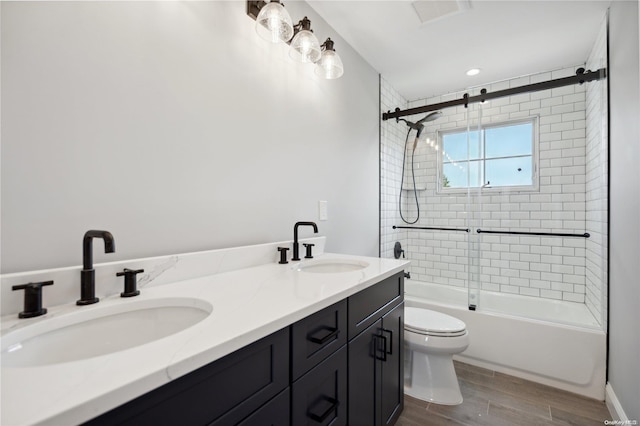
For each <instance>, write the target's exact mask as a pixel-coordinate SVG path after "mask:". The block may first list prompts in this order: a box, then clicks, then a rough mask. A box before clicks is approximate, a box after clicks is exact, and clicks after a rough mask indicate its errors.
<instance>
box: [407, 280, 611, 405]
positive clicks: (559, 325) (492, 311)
mask: <svg viewBox="0 0 640 426" xmlns="http://www.w3.org/2000/svg"><path fill="white" fill-rule="evenodd" d="M478 297H479V300H478V301H477V305H478V309H477V310H476V311H470V310H469V309H468V307H467V305H468V302H467V300H468V294H467V289H463V288H456V287H450V286H445V285H440V284H429V283H423V282H419V281H415V280H405V301H406V303H405V304H406V306H414V307H422V308H426V309H432V310H434V311H439V312H443V313H445V314H448V315H451V316H453V317H456V318H459V319H461V320H462V321H464V322H465V324H466V325H467V330H468V331H469V337H470V340H471V343H470V345H469V348H467V350H466V351H465V352H463V353H462V354H460V355H457V356H456V357H455V359H458V360H460V361H462V362H466V363H469V364H473V365H477V366H479V367H484V368H488V369H491V370H494V371H498V372H501V373H505V374H510V375H512V376H516V377H521V378H523V379H527V380H531V381H534V382H538V383H542V384H545V385H549V386H553V387H556V388H559V389H563V390H566V391H569V392H574V393H577V394H580V395H584V396H587V397H590V398H595V399H598V400H601V401H602V400H604V389H605V375H606V334H605V333H604V332H603V331H602V330H601V327H600V325H599V324H598V323H597V321H595V319H594V318H593V316H592V315H591V313H590V312H589V310H588V309H587V307H586V306H585V305H583V304H578V303H572V302H562V301H556V300H547V299H540V298H534V297H528V296H518V295H511V294H503V293H495V292H489V291H481V292H480V293H479V296H478Z"/></svg>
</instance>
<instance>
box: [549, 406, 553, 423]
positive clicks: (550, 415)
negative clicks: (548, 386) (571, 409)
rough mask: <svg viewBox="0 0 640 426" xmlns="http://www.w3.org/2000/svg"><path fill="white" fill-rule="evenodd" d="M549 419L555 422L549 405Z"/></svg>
mask: <svg viewBox="0 0 640 426" xmlns="http://www.w3.org/2000/svg"><path fill="white" fill-rule="evenodd" d="M549 419H551V421H552V422H553V415H552V414H551V404H549Z"/></svg>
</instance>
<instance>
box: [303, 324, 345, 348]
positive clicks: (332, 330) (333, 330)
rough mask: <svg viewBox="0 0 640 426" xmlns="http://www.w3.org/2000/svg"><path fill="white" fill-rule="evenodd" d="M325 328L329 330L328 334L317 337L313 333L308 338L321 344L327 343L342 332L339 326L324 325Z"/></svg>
mask: <svg viewBox="0 0 640 426" xmlns="http://www.w3.org/2000/svg"><path fill="white" fill-rule="evenodd" d="M322 329H323V330H328V331H329V334H327V335H326V336H323V337H320V338H318V337H315V336H312V335H310V334H309V335H307V339H308V340H309V341H311V342H313V343H317V344H319V345H324V344H325V343H327V342H328V341H329V340H331V339H333V338H334V337H336V336H337V335H338V333H340V330H339V329H337V328H332V327H327V326H324V327H322Z"/></svg>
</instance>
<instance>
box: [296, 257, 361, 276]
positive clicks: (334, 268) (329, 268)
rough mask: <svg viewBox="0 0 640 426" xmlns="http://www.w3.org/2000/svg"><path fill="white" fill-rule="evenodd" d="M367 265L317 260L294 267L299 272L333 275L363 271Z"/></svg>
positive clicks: (341, 260)
mask: <svg viewBox="0 0 640 426" xmlns="http://www.w3.org/2000/svg"><path fill="white" fill-rule="evenodd" d="M367 266H369V264H368V263H367V262H364V261H360V260H346V259H318V260H310V261H308V262H302V263H300V264H298V265H297V266H296V270H297V271H300V272H314V273H321V274H335V273H341V272H353V271H359V270H360V269H364V268H366V267H367Z"/></svg>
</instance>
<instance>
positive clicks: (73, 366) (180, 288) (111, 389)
mask: <svg viewBox="0 0 640 426" xmlns="http://www.w3.org/2000/svg"><path fill="white" fill-rule="evenodd" d="M317 259H350V260H357V261H364V262H367V263H368V264H369V266H367V267H366V268H364V269H361V270H358V271H352V272H341V273H309V272H300V271H297V270H296V268H295V265H297V264H298V262H296V263H289V264H286V265H279V264H277V263H275V262H273V263H269V264H264V265H260V266H254V267H249V268H244V269H239V270H236V271H231V272H224V273H218V274H214V275H208V276H203V277H199V278H193V279H189V280H185V281H180V282H175V283H171V284H165V285H159V286H155V287H149V288H145V289H143V290H142V293H141V295H140V296H137V297H134V298H127V299H125V298H120V297H119V296H118V295H115V296H110V297H107V298H102V299H101V300H100V303H99V304H96V305H91V306H76V305H75V300H73V301H70V302H71V303H69V304H67V305H60V306H53V307H48V309H49V311H48V313H47V315H45V316H43V317H39V318H34V319H29V320H18V319H17V316H16V315H11V316H6V317H3V318H2V323H3V324H2V328H3V330H4V332H5V333H6V332H10V331H9V330H12V329H15V328H20V327H24V326H28V325H29V324H33V323H34V322H36V321H47V319H48V318H51V317H55V316H62V315H70V314H73V313H74V312H77V311H78V310H87V309H92V306H95V307H106V306H109V305H115V304H125V303H135V302H138V301H140V300H151V299H162V298H170V297H191V298H196V299H201V300H204V301H206V302H208V303H210V304H211V305H212V306H213V310H212V312H211V314H210V315H209V316H208V317H206V318H205V319H204V320H202V321H201V322H199V323H197V324H195V325H193V326H191V327H190V328H187V329H185V330H183V331H181V332H178V333H176V334H173V335H170V336H167V337H165V338H162V339H160V340H157V341H154V342H152V343H148V344H145V345H142V346H138V347H134V348H131V349H127V350H123V351H120V352H115V353H111V354H108V355H103V356H97V357H93V358H88V359H83V360H79V361H72V362H65V363H59V364H51V365H44V366H38V367H28V368H5V367H3V368H2V376H1V382H2V387H1V390H2V393H1V401H2V403H1V406H0V408H1V410H2V414H1V417H0V419H1V422H0V423H1V424H2V425H3V426H14V425H15V426H18V425H33V424H51V425H63V424H64V425H70V424H78V423H81V422H83V421H86V420H89V419H91V418H93V417H95V416H97V415H100V414H102V413H104V412H106V411H109V410H110V409H112V408H115V407H117V406H119V405H121V404H123V403H125V402H127V401H130V400H132V399H134V398H136V397H138V396H140V395H143V394H144V393H146V392H148V391H150V390H152V389H155V388H157V387H159V386H162V385H163V384H166V383H168V382H170V381H171V380H173V379H176V378H177V377H180V376H182V375H184V374H187V373H189V372H191V371H193V370H195V369H197V368H199V367H202V366H203V365H206V364H208V363H210V362H212V361H215V360H217V359H219V358H221V357H223V356H225V355H227V354H230V353H232V352H234V351H236V350H237V349H240V348H242V347H243V346H246V345H247V344H249V343H252V342H254V341H257V340H259V339H261V338H263V337H265V336H267V335H269V334H271V333H273V332H275V331H278V330H280V329H282V328H283V327H286V326H288V325H290V324H292V323H294V322H296V321H298V320H300V319H302V318H305V317H307V316H308V315H310V314H312V313H314V312H317V311H319V310H320V309H323V308H325V307H327V306H329V305H331V304H333V303H335V302H338V301H340V300H342V299H344V298H346V297H348V296H350V295H352V294H355V293H357V292H358V291H360V290H362V289H364V288H367V287H369V286H370V285H372V284H374V283H376V282H378V281H380V280H382V279H384V278H387V277H389V276H391V275H393V274H395V273H397V272H399V271H401V270H403V269H404V268H405V267H406V266H407V265H408V264H409V262H408V261H404V260H393V259H380V258H373V257H361V256H347V255H338V254H322V255H320V256H317ZM314 260H315V259H314ZM131 326H132V327H135V324H131ZM77 344H78V345H82V342H77Z"/></svg>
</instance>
